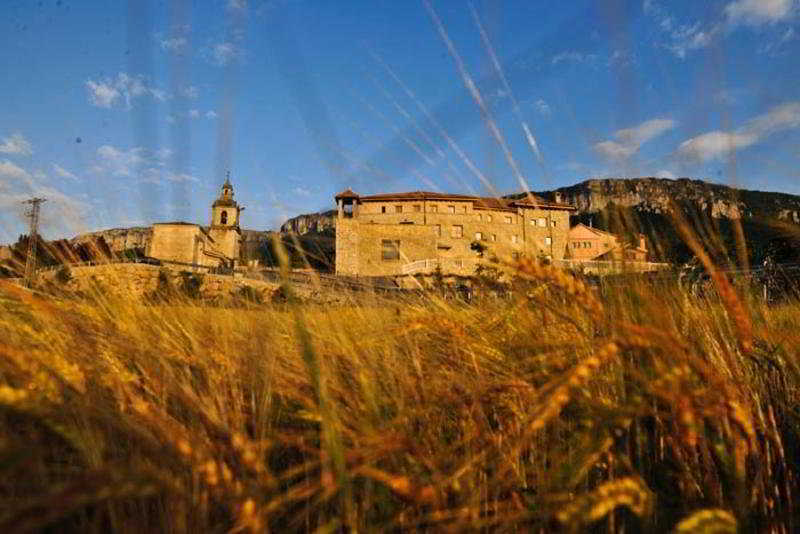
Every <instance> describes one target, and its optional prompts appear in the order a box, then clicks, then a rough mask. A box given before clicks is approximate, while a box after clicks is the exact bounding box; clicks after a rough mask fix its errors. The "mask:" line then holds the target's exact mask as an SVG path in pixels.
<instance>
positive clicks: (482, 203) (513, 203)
mask: <svg viewBox="0 0 800 534" xmlns="http://www.w3.org/2000/svg"><path fill="white" fill-rule="evenodd" d="M348 192H349V193H350V194H351V195H354V196H352V197H346V196H344V195H345V193H348ZM339 198H358V199H359V201H361V202H383V201H392V200H445V201H447V200H452V201H461V202H472V203H473V204H474V206H475V207H476V208H478V209H496V210H513V209H514V208H515V207H517V206H519V207H540V208H551V209H552V208H556V209H566V210H574V209H575V208H574V207H573V206H570V205H568V204H560V203H555V202H548V201H546V200H544V199H541V198H539V197H536V196H534V195H528V196H526V197H523V198H520V199H511V198H496V197H479V196H475V195H458V194H453V193H438V192H434V191H409V192H403V193H380V194H377V195H365V196H358V195H356V194H355V193H353V192H352V191H350V190H349V189H348V190H347V191H344V192H342V193H339V194H338V195H336V199H337V200H338V199H339Z"/></svg>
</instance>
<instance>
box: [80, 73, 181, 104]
mask: <svg viewBox="0 0 800 534" xmlns="http://www.w3.org/2000/svg"><path fill="white" fill-rule="evenodd" d="M86 89H87V90H88V92H89V102H91V104H92V105H94V106H97V107H100V108H112V107H114V106H115V105H117V104H118V103H122V102H124V105H125V107H126V108H128V109H130V108H131V103H132V102H133V100H134V99H136V98H140V97H143V96H151V97H153V98H155V99H156V100H161V101H163V100H166V99H167V98H168V97H169V95H168V93H167V92H166V91H164V90H162V89H159V88H157V87H154V86H150V85H149V84H148V82H147V80H146V79H145V78H144V76H140V75H139V76H132V75H129V74H128V73H126V72H120V73H119V74H117V77H116V78H103V79H100V80H97V81H95V80H87V81H86Z"/></svg>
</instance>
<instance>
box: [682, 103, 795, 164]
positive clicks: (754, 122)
mask: <svg viewBox="0 0 800 534" xmlns="http://www.w3.org/2000/svg"><path fill="white" fill-rule="evenodd" d="M798 127H800V102H787V103H785V104H781V105H778V106H775V107H774V108H772V109H771V110H769V111H768V112H767V113H764V114H762V115H759V116H757V117H755V118H753V119H750V120H749V121H747V122H746V123H745V124H744V125H743V126H742V127H741V128H738V129H736V130H733V131H722V130H715V131H712V132H706V133H704V134H701V135H698V136H696V137H692V138H691V139H687V140H686V141H684V142H683V143H681V144H680V146H679V147H678V154H679V155H680V156H682V157H683V158H685V159H687V160H693V161H708V160H713V159H722V158H724V157H727V156H729V155H730V154H731V153H733V152H735V151H737V150H742V149H744V148H748V147H750V146H753V145H755V144H757V143H759V142H761V141H763V140H764V139H765V138H767V137H768V136H770V135H772V134H773V133H775V132H779V131H782V130H789V129H794V128H798Z"/></svg>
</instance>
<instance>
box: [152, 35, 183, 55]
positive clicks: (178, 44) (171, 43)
mask: <svg viewBox="0 0 800 534" xmlns="http://www.w3.org/2000/svg"><path fill="white" fill-rule="evenodd" d="M159 44H160V45H161V48H162V49H163V50H167V51H169V52H175V53H176V54H179V53H181V52H183V51H184V50H185V49H186V46H187V45H188V44H189V40H188V39H187V38H186V37H184V36H177V37H168V38H167V39H160V40H159Z"/></svg>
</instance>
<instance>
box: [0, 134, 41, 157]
mask: <svg viewBox="0 0 800 534" xmlns="http://www.w3.org/2000/svg"><path fill="white" fill-rule="evenodd" d="M0 153H3V154H16V155H18V156H30V155H31V154H33V146H31V144H30V142H29V141H28V140H27V139H25V136H23V135H22V134H21V133H19V132H17V133H13V134H11V135H10V136H9V137H4V138H3V142H2V143H0Z"/></svg>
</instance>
